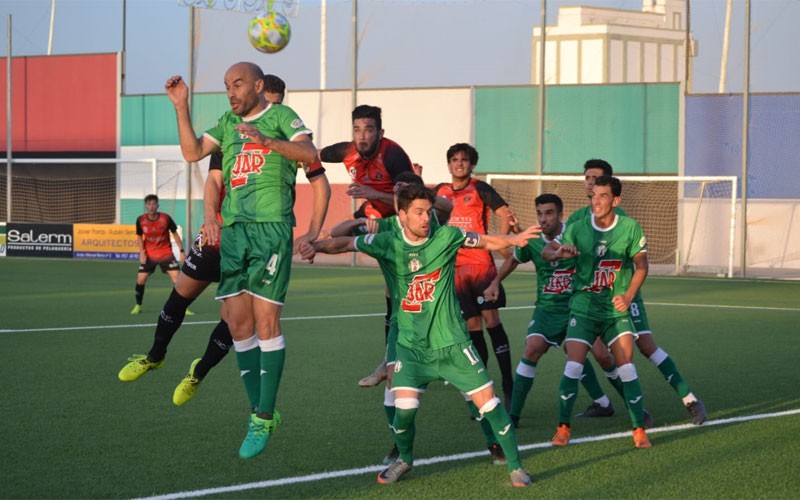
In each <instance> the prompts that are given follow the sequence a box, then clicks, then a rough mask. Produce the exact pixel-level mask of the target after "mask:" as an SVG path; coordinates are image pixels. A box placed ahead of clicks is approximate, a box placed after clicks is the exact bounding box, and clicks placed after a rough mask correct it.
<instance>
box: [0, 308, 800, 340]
mask: <svg viewBox="0 0 800 500" xmlns="http://www.w3.org/2000/svg"><path fill="white" fill-rule="evenodd" d="M645 305H648V306H666V307H709V308H712V309H742V310H746V311H784V312H800V308H797V307H769V306H732V305H723V304H683V303H679V302H645ZM533 308H534V306H509V307H504V308H503V309H508V310H518V309H533ZM385 315H386V313H364V314H335V315H329V316H301V317H295V318H281V321H306V320H319V319H345V318H370V317H374V316H385ZM217 323H219V320H214V321H186V322H184V323H183V324H184V325H215V324H217ZM155 326H156V324H155V323H145V324H141V323H140V324H138V325H99V326H62V327H52V328H20V329H17V330H13V329H0V333H34V332H68V331H75V330H114V329H119V328H154V327H155Z"/></svg>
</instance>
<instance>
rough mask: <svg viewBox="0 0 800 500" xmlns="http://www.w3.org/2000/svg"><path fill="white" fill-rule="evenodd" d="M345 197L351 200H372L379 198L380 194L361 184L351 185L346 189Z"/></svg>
mask: <svg viewBox="0 0 800 500" xmlns="http://www.w3.org/2000/svg"><path fill="white" fill-rule="evenodd" d="M347 195H348V196H351V197H353V198H361V199H365V200H374V199H377V198H379V197H380V195H381V192H380V191H378V190H375V189H372V188H371V187H369V186H365V185H363V184H357V183H355V182H354V183H353V184H350V186H349V187H348V188H347Z"/></svg>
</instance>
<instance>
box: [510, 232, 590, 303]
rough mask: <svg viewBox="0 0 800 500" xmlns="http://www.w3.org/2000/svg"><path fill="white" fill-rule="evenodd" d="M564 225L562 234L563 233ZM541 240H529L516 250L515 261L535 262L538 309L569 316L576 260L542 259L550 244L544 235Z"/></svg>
mask: <svg viewBox="0 0 800 500" xmlns="http://www.w3.org/2000/svg"><path fill="white" fill-rule="evenodd" d="M563 230H564V229H563V225H562V232H563ZM541 236H542V237H541V238H534V239H530V240H528V244H527V245H525V246H524V247H521V248H515V249H514V259H516V261H517V262H519V263H525V262H533V265H534V266H535V267H536V309H537V310H538V309H547V310H548V311H552V312H554V313H563V314H567V313H568V312H569V300H570V298H571V297H572V275H573V274H575V259H574V258H570V259H559V260H557V261H555V262H548V261H546V260H544V259H543V258H542V249H543V248H544V247H545V246H546V245H547V244H548V243H550V240H548V239H547V238H546V237H545V235H544V233H542V235H541Z"/></svg>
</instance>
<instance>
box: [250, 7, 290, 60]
mask: <svg viewBox="0 0 800 500" xmlns="http://www.w3.org/2000/svg"><path fill="white" fill-rule="evenodd" d="M248 36H249V38H250V44H251V45H252V46H253V47H255V48H256V50H259V51H261V52H266V53H267V54H273V53H275V52H278V51H279V50H281V49H283V48H284V47H286V44H288V43H289V38H291V36H292V27H291V26H290V25H289V21H288V20H287V19H286V17H285V16H284V15H283V14H281V13H279V12H267V13H265V14H261V15H258V16H256V17H254V18H253V19H252V20H251V21H250V30H249V31H248Z"/></svg>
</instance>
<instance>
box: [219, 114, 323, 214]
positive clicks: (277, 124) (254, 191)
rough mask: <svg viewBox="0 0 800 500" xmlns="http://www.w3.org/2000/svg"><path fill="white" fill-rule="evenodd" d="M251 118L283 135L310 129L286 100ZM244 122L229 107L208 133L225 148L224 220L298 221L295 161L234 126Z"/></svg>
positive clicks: (272, 133) (270, 133)
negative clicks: (296, 219) (285, 104)
mask: <svg viewBox="0 0 800 500" xmlns="http://www.w3.org/2000/svg"><path fill="white" fill-rule="evenodd" d="M247 122H248V123H252V124H254V125H255V126H256V127H257V128H258V130H259V131H260V132H261V133H262V134H264V135H265V136H267V137H271V138H274V139H282V140H285V141H291V140H292V139H294V138H296V137H297V136H299V135H301V134H310V133H311V131H310V130H309V129H307V128H306V126H305V125H304V124H303V121H302V120H301V119H300V118H299V117H298V116H297V114H296V113H295V112H294V111H292V109H291V108H289V107H287V106H284V105H282V104H271V105H269V106H268V107H267V109H265V110H264V111H262V112H261V113H259V114H258V115H256V116H254V117H250V118H249V119H248V120H247ZM240 123H244V120H243V119H242V117H241V116H237V115H235V114H234V113H233V112H232V111H227V112H226V113H225V114H224V115H222V117H221V118H220V119H219V121H218V122H217V124H216V125H215V126H214V127H213V128H211V129H209V130H208V131H206V133H205V135H206V137H209V138H210V139H211V140H213V141H214V142H215V143H217V144H218V145H219V146H220V148H221V149H222V158H223V163H222V179H223V182H224V184H225V198H224V200H223V201H222V209H221V213H222V220H223V224H224V225H225V226H230V225H231V224H233V223H235V222H288V223H290V224H291V225H292V226H294V224H295V218H294V210H293V209H294V200H295V178H296V173H297V164H296V162H294V161H292V160H289V159H287V158H285V157H284V156H281V155H280V154H278V153H277V152H275V151H272V150H270V149H269V148H267V147H264V146H261V145H260V144H256V143H254V142H252V141H251V140H250V139H247V138H245V137H243V136H241V135H240V134H239V133H238V132H237V131H236V129H235V128H234V127H236V125H238V124H240Z"/></svg>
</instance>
